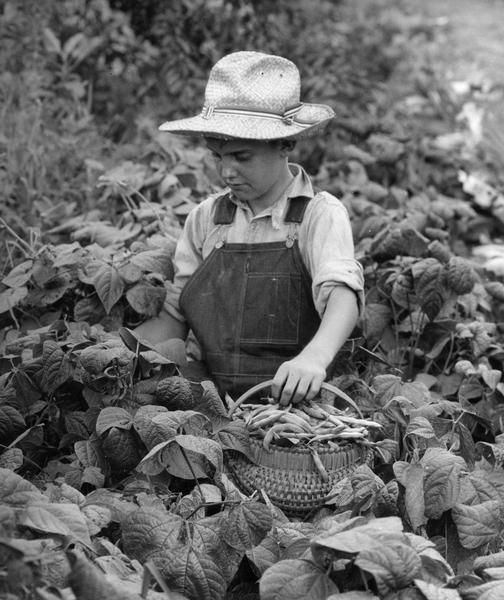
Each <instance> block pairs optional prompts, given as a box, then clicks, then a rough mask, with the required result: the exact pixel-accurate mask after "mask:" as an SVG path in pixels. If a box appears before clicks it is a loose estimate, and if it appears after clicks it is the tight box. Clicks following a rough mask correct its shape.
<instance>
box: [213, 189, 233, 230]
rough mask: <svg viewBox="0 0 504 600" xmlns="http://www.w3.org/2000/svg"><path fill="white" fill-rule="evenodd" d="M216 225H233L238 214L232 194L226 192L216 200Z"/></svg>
mask: <svg viewBox="0 0 504 600" xmlns="http://www.w3.org/2000/svg"><path fill="white" fill-rule="evenodd" d="M215 203H216V207H215V214H214V224H215V225H231V223H232V222H233V220H234V218H235V214H236V208H237V207H236V204H235V203H234V202H233V201H232V200H231V195H230V194H224V196H220V197H219V198H217V200H216V201H215Z"/></svg>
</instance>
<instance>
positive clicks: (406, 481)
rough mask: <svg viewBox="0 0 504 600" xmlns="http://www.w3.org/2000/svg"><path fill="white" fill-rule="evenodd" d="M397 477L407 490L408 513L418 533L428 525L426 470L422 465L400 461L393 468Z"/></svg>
mask: <svg viewBox="0 0 504 600" xmlns="http://www.w3.org/2000/svg"><path fill="white" fill-rule="evenodd" d="M393 469H394V473H395V476H396V477H397V479H398V480H399V483H400V484H401V485H402V486H403V487H404V488H405V490H406V493H405V504H406V511H407V512H408V517H409V520H410V523H411V526H412V528H413V530H414V531H416V530H417V529H418V528H419V527H421V526H422V525H425V524H426V523H427V517H426V515H425V501H424V470H423V468H422V466H421V465H420V464H412V463H407V462H405V461H398V462H396V463H394V466H393Z"/></svg>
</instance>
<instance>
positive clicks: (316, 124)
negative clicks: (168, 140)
mask: <svg viewBox="0 0 504 600" xmlns="http://www.w3.org/2000/svg"><path fill="white" fill-rule="evenodd" d="M333 118H334V111H333V109H332V108H331V107H329V106H327V105H325V104H303V105H302V107H301V109H300V110H299V111H298V112H297V113H296V116H295V119H292V120H290V121H289V120H283V119H282V118H281V117H279V118H273V119H272V118H271V117H262V116H257V115H246V114H243V115H236V114H222V113H213V114H212V115H211V116H210V117H209V118H208V117H207V118H206V117H204V116H203V115H202V114H201V115H196V116H195V117H190V118H187V119H177V120H175V121H166V123H163V124H162V125H160V126H159V130H160V131H167V132H170V133H175V134H179V135H191V136H208V137H216V138H238V139H245V140H265V141H266V140H276V139H302V138H308V137H313V136H316V135H318V134H319V133H320V132H321V131H322V130H323V129H324V128H325V126H326V125H327V124H328V123H329V121H330V120H331V119H333Z"/></svg>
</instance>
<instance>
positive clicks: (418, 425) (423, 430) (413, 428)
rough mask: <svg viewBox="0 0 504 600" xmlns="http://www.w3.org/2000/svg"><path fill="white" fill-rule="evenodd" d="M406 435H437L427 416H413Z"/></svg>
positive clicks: (424, 436) (422, 436)
mask: <svg viewBox="0 0 504 600" xmlns="http://www.w3.org/2000/svg"><path fill="white" fill-rule="evenodd" d="M405 436H417V437H421V438H424V439H430V438H433V437H436V434H435V433H434V429H433V428H432V425H431V423H430V421H429V420H428V419H426V418H425V417H413V418H412V419H411V421H410V422H409V424H408V427H407V429H406V433H405Z"/></svg>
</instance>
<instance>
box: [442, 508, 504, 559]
mask: <svg viewBox="0 0 504 600" xmlns="http://www.w3.org/2000/svg"><path fill="white" fill-rule="evenodd" d="M500 506H501V504H500V502H498V501H496V500H487V501H486V502H482V503H481V504H474V505H472V506H467V505H464V504H456V505H455V506H454V507H453V508H452V518H453V521H454V522H455V525H456V526H457V533H458V536H459V539H460V543H461V544H462V546H464V548H469V549H473V548H479V547H480V546H482V545H483V544H488V543H489V542H492V541H493V540H495V539H497V538H498V537H499V536H500V533H501V527H500Z"/></svg>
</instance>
